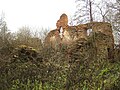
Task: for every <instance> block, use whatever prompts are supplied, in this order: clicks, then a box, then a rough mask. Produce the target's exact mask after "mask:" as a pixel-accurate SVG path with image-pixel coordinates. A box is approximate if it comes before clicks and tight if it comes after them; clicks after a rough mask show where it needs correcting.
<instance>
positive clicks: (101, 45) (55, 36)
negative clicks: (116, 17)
mask: <svg viewBox="0 0 120 90" xmlns="http://www.w3.org/2000/svg"><path fill="white" fill-rule="evenodd" d="M56 27H57V28H56V29H55V30H51V31H50V32H49V33H48V35H47V37H46V38H45V45H46V46H50V47H52V48H60V47H61V46H62V45H66V46H70V45H71V44H74V42H75V41H77V40H82V41H87V40H88V38H90V36H89V35H88V34H87V31H88V30H89V29H91V30H92V34H91V36H92V37H94V44H95V46H96V49H97V54H98V56H100V55H104V56H105V57H108V58H113V50H114V38H113V34H112V27H111V24H109V23H107V22H92V23H86V24H80V25H76V26H69V25H68V17H67V15H66V14H62V15H61V16H60V19H59V20H58V21H57V23H56ZM104 52H105V53H104Z"/></svg>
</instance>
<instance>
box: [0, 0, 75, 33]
mask: <svg viewBox="0 0 120 90" xmlns="http://www.w3.org/2000/svg"><path fill="white" fill-rule="evenodd" d="M75 9H76V6H75V0H1V1H0V15H1V13H2V12H4V13H5V20H6V22H7V25H8V28H9V29H10V30H12V31H16V30H18V29H19V28H20V27H22V26H25V25H26V26H30V27H36V28H38V27H44V28H50V29H54V28H56V26H55V24H56V21H57V20H58V19H59V17H60V15H61V14H62V13H66V14H67V15H68V17H69V18H70V17H71V16H73V14H74V12H75Z"/></svg>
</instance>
